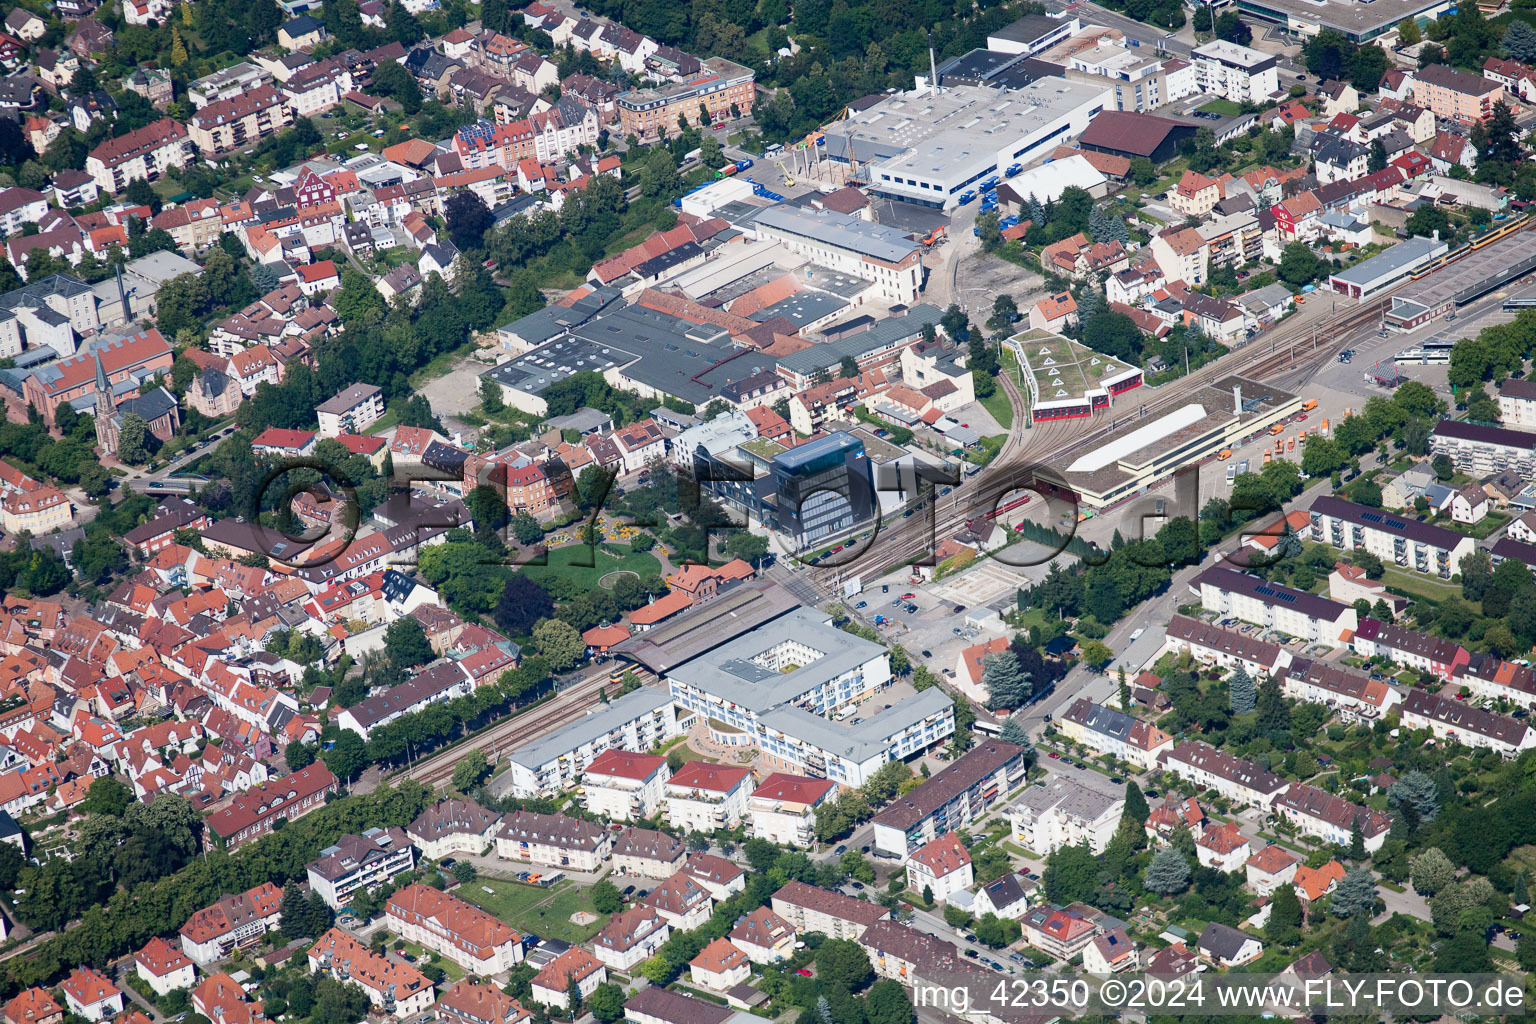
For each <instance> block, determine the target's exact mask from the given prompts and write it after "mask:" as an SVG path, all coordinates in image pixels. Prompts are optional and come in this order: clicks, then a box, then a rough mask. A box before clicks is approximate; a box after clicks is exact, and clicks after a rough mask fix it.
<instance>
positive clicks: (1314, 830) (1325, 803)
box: [1275, 782, 1392, 853]
mask: <svg viewBox="0 0 1536 1024" xmlns="http://www.w3.org/2000/svg"><path fill="white" fill-rule="evenodd" d="M1275 813H1276V814H1278V815H1280V816H1281V817H1282V818H1284V819H1285V820H1287V821H1289V822H1290V823H1291V824H1293V825H1295V826H1296V828H1297V829H1298V830H1300V831H1301V833H1302V834H1303V835H1308V836H1316V837H1317V838H1319V839H1321V840H1323V841H1324V842H1327V843H1333V844H1334V845H1336V846H1348V845H1349V844H1350V839H1351V837H1352V836H1353V834H1354V828H1355V825H1356V823H1358V824H1359V826H1360V833H1361V835H1363V836H1364V837H1365V850H1366V852H1367V853H1375V852H1376V851H1377V850H1379V849H1381V844H1382V843H1384V842H1386V841H1387V830H1388V829H1390V828H1391V827H1392V819H1391V818H1389V817H1388V816H1387V815H1385V814H1383V813H1382V812H1380V811H1378V810H1374V809H1373V808H1370V807H1361V806H1360V805H1359V804H1353V803H1350V802H1349V801H1348V800H1345V799H1344V798H1343V797H1339V796H1334V795H1333V794H1332V793H1329V792H1326V791H1325V790H1321V789H1318V788H1317V787H1316V786H1309V785H1307V784H1306V783H1304V782H1293V783H1291V785H1290V786H1289V788H1287V789H1286V791H1285V792H1284V793H1281V794H1280V796H1279V797H1277V798H1276V800H1275Z"/></svg>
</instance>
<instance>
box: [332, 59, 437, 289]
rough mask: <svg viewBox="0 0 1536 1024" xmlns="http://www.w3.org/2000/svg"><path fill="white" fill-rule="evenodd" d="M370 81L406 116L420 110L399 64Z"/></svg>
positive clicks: (416, 90) (417, 94) (411, 81)
mask: <svg viewBox="0 0 1536 1024" xmlns="http://www.w3.org/2000/svg"><path fill="white" fill-rule="evenodd" d="M417 38H418V39H419V38H420V37H419V36H418V37H417ZM371 81H372V85H371V86H370V90H371V91H372V92H373V93H374V94H375V95H379V96H385V97H388V98H389V99H392V100H394V101H395V102H397V103H399V104H400V106H401V107H403V108H404V110H405V112H406V113H407V114H414V113H417V112H418V111H420V110H421V87H420V86H418V85H417V84H416V79H415V78H413V77H412V76H411V73H410V72H409V71H407V70H406V69H405V65H403V64H401V63H400V62H398V61H393V60H388V61H384V62H383V63H381V64H380V65H379V66H378V67H377V68H376V69H375V70H374V72H373V77H372V79H371ZM337 315H338V316H339V315H340V310H338V311H337Z"/></svg>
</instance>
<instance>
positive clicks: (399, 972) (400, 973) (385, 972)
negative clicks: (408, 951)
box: [309, 928, 437, 1018]
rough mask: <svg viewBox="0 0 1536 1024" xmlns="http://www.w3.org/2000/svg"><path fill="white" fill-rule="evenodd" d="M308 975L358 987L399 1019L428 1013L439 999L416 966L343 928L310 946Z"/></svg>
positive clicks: (378, 1005) (333, 929)
mask: <svg viewBox="0 0 1536 1024" xmlns="http://www.w3.org/2000/svg"><path fill="white" fill-rule="evenodd" d="M309 972H310V973H311V974H329V975H330V976H331V977H332V978H335V979H336V980H337V981H339V982H341V983H342V984H344V985H356V986H357V987H358V988H360V989H362V990H363V991H364V992H366V993H367V994H368V1002H370V1003H372V1004H373V1005H374V1006H375V1007H377V1008H378V1009H379V1010H381V1011H383V1012H384V1013H387V1014H393V1015H394V1016H395V1017H398V1018H404V1017H411V1016H414V1015H416V1014H419V1013H424V1012H426V1011H427V1010H429V1009H431V1007H432V1003H433V1001H434V1000H435V999H436V997H437V990H436V989H435V988H433V987H432V983H431V982H430V981H428V980H427V977H426V975H424V974H422V973H421V972H420V971H418V970H417V969H416V968H415V967H413V966H411V965H410V964H408V963H406V962H404V961H403V960H391V959H390V958H389V957H388V956H387V955H385V954H384V953H375V952H373V950H371V949H370V948H368V946H366V945H364V944H363V943H361V942H359V941H358V940H357V939H356V938H354V937H353V936H352V934H351V933H350V932H344V931H342V930H341V929H340V928H332V929H330V930H329V931H327V932H326V933H325V934H324V935H322V936H320V941H318V942H316V943H315V944H314V945H313V946H311V947H310V949H309Z"/></svg>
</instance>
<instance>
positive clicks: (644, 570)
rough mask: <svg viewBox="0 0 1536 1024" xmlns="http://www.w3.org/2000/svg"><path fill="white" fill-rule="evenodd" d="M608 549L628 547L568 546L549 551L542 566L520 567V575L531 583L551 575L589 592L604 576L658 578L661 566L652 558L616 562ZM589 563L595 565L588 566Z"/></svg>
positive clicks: (630, 556)
mask: <svg viewBox="0 0 1536 1024" xmlns="http://www.w3.org/2000/svg"><path fill="white" fill-rule="evenodd" d="M572 529H574V527H573V528H572ZM610 547H612V548H615V549H617V550H619V551H628V550H629V548H628V545H625V544H607V543H604V544H600V545H598V546H597V547H596V548H589V547H588V546H587V545H585V544H567V545H565V546H564V547H558V548H552V549H551V550H550V552H549V558H548V559H547V560H546V562H545V564H543V565H535V564H530V565H526V566H524V567H523V572H525V573H527V574H528V578H529V579H531V580H533V581H534V582H538V581H539V579H540V578H541V577H543V576H548V575H551V574H560V575H563V576H570V577H573V578H574V579H575V580H576V581H577V582H578V583H579V584H581V586H582V587H584V588H586V589H588V590H591V589H593V588H595V587H596V586H597V585H598V583H597V581H598V580H600V579H602V578H603V577H604V576H606V575H608V574H609V573H611V572H617V571H618V570H620V569H627V570H629V571H630V572H636V573H639V574H640V576H641V577H642V578H643V577H646V576H650V575H655V574H660V572H661V563H660V562H658V561H657V560H656V556H655V555H652V554H650V553H649V552H646V553H644V554H635V553H634V552H630V553H629V554H626V555H625V556H624V557H622V558H619V557H616V556H614V555H611V554H609V553H608V552H607V551H606V550H605V549H606V548H610ZM592 562H595V563H596V564H595V565H591V564H588V563H592Z"/></svg>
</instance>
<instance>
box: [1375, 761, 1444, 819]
mask: <svg viewBox="0 0 1536 1024" xmlns="http://www.w3.org/2000/svg"><path fill="white" fill-rule="evenodd" d="M1387 802H1388V803H1389V804H1391V805H1392V806H1393V807H1408V808H1411V809H1412V811H1413V814H1414V818H1415V820H1417V821H1419V822H1422V823H1424V824H1428V823H1429V822H1431V821H1434V820H1435V815H1437V814H1439V813H1440V794H1439V792H1438V790H1437V789H1436V787H1435V780H1434V779H1431V778H1430V777H1429V776H1428V775H1426V774H1424V773H1423V772H1421V771H1417V770H1415V771H1409V772H1404V773H1403V775H1402V777H1401V778H1399V779H1398V780H1397V781H1396V782H1394V783H1392V786H1391V787H1390V788H1389V789H1388V790H1387Z"/></svg>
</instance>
